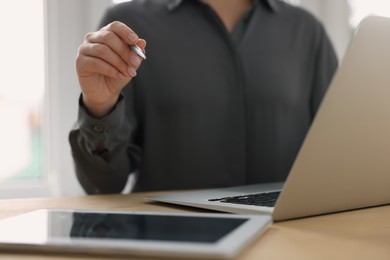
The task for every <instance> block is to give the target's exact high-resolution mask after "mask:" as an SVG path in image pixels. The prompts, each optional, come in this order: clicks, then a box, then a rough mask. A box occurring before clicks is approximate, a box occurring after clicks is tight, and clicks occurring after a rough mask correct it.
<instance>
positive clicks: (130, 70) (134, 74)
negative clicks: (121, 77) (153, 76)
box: [127, 67, 137, 77]
mask: <svg viewBox="0 0 390 260" xmlns="http://www.w3.org/2000/svg"><path fill="white" fill-rule="evenodd" d="M127 72H129V75H130V76H131V77H135V76H137V71H135V69H134V68H133V67H129V68H128V69H127Z"/></svg>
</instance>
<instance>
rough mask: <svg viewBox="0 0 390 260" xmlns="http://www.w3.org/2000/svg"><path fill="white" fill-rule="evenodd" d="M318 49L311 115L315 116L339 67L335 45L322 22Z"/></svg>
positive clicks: (319, 28)
mask: <svg viewBox="0 0 390 260" xmlns="http://www.w3.org/2000/svg"><path fill="white" fill-rule="evenodd" d="M316 39H317V50H316V54H315V57H314V58H315V68H314V74H313V89H312V93H311V116H312V118H313V117H314V116H315V114H316V112H317V110H318V108H319V106H320V104H321V101H322V100H323V97H324V95H325V93H326V91H327V89H328V87H329V85H330V83H331V81H332V79H333V76H334V74H335V72H336V70H337V67H338V59H337V56H336V52H335V50H334V47H333V45H332V43H331V41H330V39H329V37H328V35H327V33H326V31H325V29H324V27H323V26H322V25H321V24H318V29H317V37H316Z"/></svg>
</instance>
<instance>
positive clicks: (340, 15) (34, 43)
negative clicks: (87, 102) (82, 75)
mask: <svg viewBox="0 0 390 260" xmlns="http://www.w3.org/2000/svg"><path fill="white" fill-rule="evenodd" d="M119 2H123V1H118V0H114V1H111V0H67V1H61V0H8V1H7V0H4V1H0V24H2V25H3V26H2V30H1V43H0V44H1V48H0V57H1V58H0V75H1V78H0V80H1V83H0V120H1V122H2V127H1V128H0V145H1V149H0V199H1V198H9V197H33V196H56V195H76V194H82V193H83V191H82V190H81V188H80V186H79V185H78V182H77V180H76V178H75V174H74V171H73V165H72V160H71V156H70V149H69V145H68V141H67V134H68V132H69V130H70V129H71V127H72V125H73V123H74V122H75V120H76V114H77V98H78V95H79V90H78V88H77V79H76V76H75V72H74V57H75V54H76V51H77V47H78V45H79V44H80V43H81V41H82V39H83V35H84V34H85V33H86V32H88V31H91V30H94V29H96V26H97V24H98V21H99V19H100V17H101V16H102V14H103V11H104V9H105V8H106V7H107V6H109V5H111V4H116V3H119ZM288 2H291V3H292V4H296V5H301V6H303V7H304V8H307V9H308V10H310V11H311V12H312V13H313V14H315V15H316V16H317V17H318V18H319V19H320V20H321V21H322V22H323V23H324V25H325V27H326V29H327V30H328V33H329V35H330V37H331V39H332V41H333V43H334V45H335V46H336V49H337V52H338V55H339V58H340V59H342V56H343V53H344V52H345V49H346V48H347V46H348V42H349V40H350V37H351V36H352V34H353V31H354V30H355V28H356V26H357V25H358V23H359V22H360V21H361V20H362V19H363V18H364V17H365V16H367V15H370V14H376V15H382V16H390V1H388V0H370V1H367V0H328V1H321V0H291V1H288ZM21 7H22V8H21Z"/></svg>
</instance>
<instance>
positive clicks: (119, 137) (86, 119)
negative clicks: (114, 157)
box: [77, 95, 130, 153]
mask: <svg viewBox="0 0 390 260" xmlns="http://www.w3.org/2000/svg"><path fill="white" fill-rule="evenodd" d="M124 119H125V101H124V98H123V96H122V95H121V96H120V97H119V99H118V102H117V104H116V105H115V107H114V108H113V110H112V111H111V112H110V113H109V114H108V115H106V116H104V117H102V118H95V117H93V116H91V115H90V114H89V113H88V111H87V109H86V107H85V106H84V104H83V102H82V98H81V97H80V99H79V112H78V121H77V122H78V128H79V131H80V135H81V137H82V138H83V139H84V140H85V143H86V146H87V149H88V150H89V151H90V152H91V153H92V152H94V151H96V148H97V145H98V144H101V145H103V146H104V147H105V148H106V149H107V150H109V151H112V149H113V148H114V147H115V146H116V145H117V144H119V143H121V142H123V141H124V140H125V139H126V138H127V136H126V134H125V135H124V134H123V133H126V132H127V133H129V132H130V127H129V126H128V122H127V120H124ZM123 128H125V129H123Z"/></svg>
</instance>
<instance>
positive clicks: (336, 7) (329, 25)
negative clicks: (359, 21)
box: [300, 0, 352, 60]
mask: <svg viewBox="0 0 390 260" xmlns="http://www.w3.org/2000/svg"><path fill="white" fill-rule="evenodd" d="M300 3H301V5H302V7H304V8H306V9H307V10H309V11H310V12H311V13H313V14H314V15H315V16H316V17H317V18H318V19H319V20H320V21H321V22H322V23H323V24H324V26H325V29H326V31H327V33H328V34H329V37H330V39H331V41H332V43H333V45H334V47H335V49H336V52H337V56H338V57H339V59H340V60H341V59H342V57H343V55H344V53H345V50H346V48H347V47H348V44H349V42H350V37H351V35H352V32H351V27H350V25H349V16H350V7H349V5H348V2H347V0H326V1H321V0H300Z"/></svg>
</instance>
